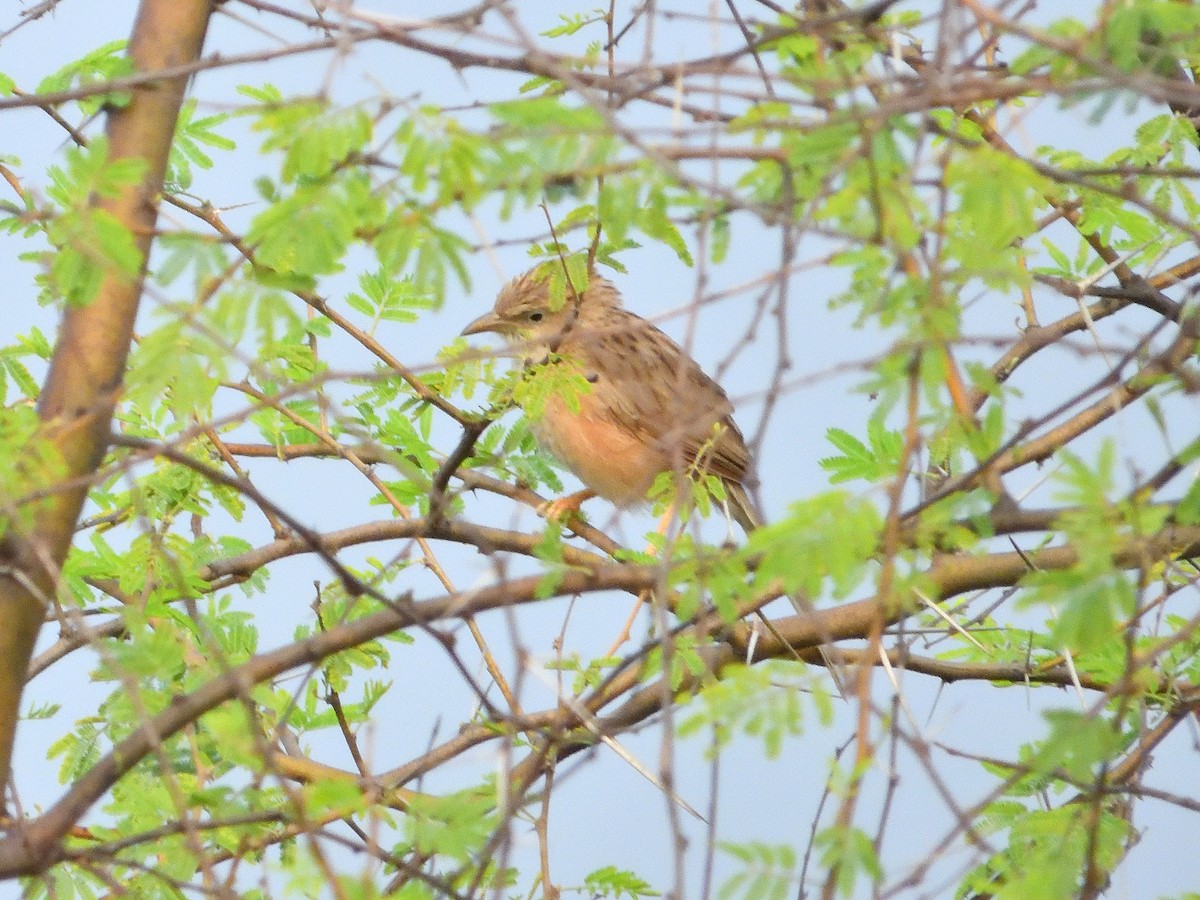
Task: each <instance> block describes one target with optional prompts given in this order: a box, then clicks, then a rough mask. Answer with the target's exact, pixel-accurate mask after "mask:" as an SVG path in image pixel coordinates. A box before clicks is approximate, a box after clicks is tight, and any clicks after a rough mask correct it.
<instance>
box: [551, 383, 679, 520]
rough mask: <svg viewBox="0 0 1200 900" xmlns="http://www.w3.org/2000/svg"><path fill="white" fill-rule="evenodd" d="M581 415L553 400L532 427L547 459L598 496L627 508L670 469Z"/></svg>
mask: <svg viewBox="0 0 1200 900" xmlns="http://www.w3.org/2000/svg"><path fill="white" fill-rule="evenodd" d="M589 399H590V398H587V397H585V398H583V408H582V409H580V411H579V412H574V411H572V410H570V409H569V408H568V407H567V405H566V404H565V403H564V402H563V401H561V400H559V399H557V398H550V399H549V400H547V402H546V408H545V409H544V410H543V415H542V416H541V417H539V418H538V419H536V420H533V421H531V422H530V426H531V428H532V430H533V433H534V436H535V437H536V438H537V440H538V442H539V443H540V444H541V445H542V447H543V448H545V449H546V451H547V452H549V453H550V454H551V455H553V456H554V457H555V458H557V459H558V461H559V462H561V463H562V464H563V465H564V466H566V467H567V468H568V469H570V470H571V471H572V472H573V473H574V474H575V476H576V477H577V478H578V479H579V480H580V481H582V482H583V483H584V485H586V486H587V487H588V488H590V489H591V490H593V491H595V492H596V493H597V494H598V495H599V496H601V497H603V498H604V499H606V500H608V501H610V502H611V503H614V504H616V505H617V506H629V505H631V504H633V503H638V502H640V501H642V500H645V498H646V491H647V489H649V487H650V485H651V484H652V483H653V481H654V479H655V477H656V476H657V475H658V474H659V473H660V472H662V471H665V470H666V469H667V468H668V465H667V464H666V461H664V460H663V459H662V457H661V455H660V454H658V453H656V452H654V450H652V449H650V448H648V447H647V446H646V443H645V441H644V440H638V438H637V437H635V436H634V435H633V434H631V433H630V432H629V431H628V430H626V429H624V428H622V427H620V426H619V425H617V424H615V423H613V422H611V421H609V420H607V419H606V418H605V417H604V416H603V415H600V414H598V412H597V411H596V410H594V409H588V407H589V406H591V405H592V404H590V403H589V402H588V400H589Z"/></svg>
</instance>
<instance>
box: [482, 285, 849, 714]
mask: <svg viewBox="0 0 1200 900" xmlns="http://www.w3.org/2000/svg"><path fill="white" fill-rule="evenodd" d="M556 264H557V263H554V262H551V263H543V264H542V265H540V266H535V267H534V268H532V269H530V270H529V271H527V272H525V273H524V274H522V275H518V276H517V277H516V278H514V279H512V280H511V281H509V282H508V283H507V284H506V285H505V286H504V287H503V288H502V289H501V290H500V293H499V294H498V295H497V297H496V302H495V305H494V306H493V307H492V309H491V311H490V312H487V313H484V314H483V315H482V316H480V317H479V318H477V319H475V320H474V321H472V322H471V323H469V324H468V325H467V327H466V328H464V329H463V330H462V334H463V335H477V334H485V333H493V334H497V335H499V336H501V337H502V338H505V339H506V340H508V341H509V342H511V343H514V344H516V345H517V346H519V347H520V348H521V349H522V352H523V355H524V357H525V364H526V367H527V368H528V369H530V370H531V371H534V372H536V371H538V370H539V369H540V368H541V367H543V366H546V367H559V368H566V369H567V371H568V373H569V374H577V375H580V376H582V379H581V381H582V383H583V385H586V388H584V389H583V390H580V391H579V392H578V393H577V394H576V395H574V396H571V397H569V398H568V397H565V396H562V395H560V394H555V393H553V392H552V393H550V394H549V395H548V396H546V397H544V398H543V400H542V402H540V403H539V404H538V408H537V409H528V410H527V411H526V412H527V414H530V429H531V431H532V432H533V434H534V437H535V438H536V439H537V441H538V443H539V445H540V446H542V447H543V448H545V449H546V450H547V451H548V452H549V453H550V455H552V456H554V457H555V458H556V459H558V461H559V462H561V463H562V464H563V465H564V466H566V467H567V468H568V469H569V470H571V471H572V472H573V473H574V474H575V476H576V477H577V478H578V479H579V480H580V481H582V482H583V484H584V486H585V490H583V491H578V492H576V493H575V494H571V495H569V496H568V497H565V498H561V499H559V500H556V501H553V502H551V503H549V504H547V505H546V507H545V508H544V509H543V510H542V514H543V515H545V516H546V517H547V518H549V519H561V518H565V517H568V516H570V515H572V514H577V513H578V511H579V506H580V504H582V503H583V502H585V501H586V500H588V499H590V498H591V497H596V496H599V497H603V498H604V499H606V500H608V501H610V502H611V503H613V504H614V505H616V506H618V507H627V506H632V505H635V504H637V503H639V502H642V501H645V499H646V493H647V491H648V490H649V488H650V486H651V485H652V484H653V483H654V481H655V479H656V478H657V477H658V476H659V475H660V474H662V473H663V472H685V473H687V474H688V475H689V476H691V477H697V476H698V475H713V476H716V477H717V478H719V479H720V481H721V484H722V486H723V487H724V492H725V500H726V511H727V514H728V515H730V516H731V517H732V518H733V520H734V521H735V522H737V523H738V524H739V525H740V526H741V527H742V530H743V531H745V532H746V534H747V535H749V534H750V532H751V531H753V530H754V529H755V528H758V527H759V526H760V525H762V523H763V517H762V515H761V514H760V513H759V512H758V510H757V509H756V507H755V505H754V502H753V501H752V500H751V498H750V495H749V493H748V491H747V482H748V481H749V477H750V475H749V472H750V452H749V449H748V448H747V447H746V440H745V438H744V437H743V436H742V432H741V431H740V430H739V429H738V427H737V423H735V422H734V420H733V404H732V403H731V402H730V400H729V397H728V395H726V393H725V391H724V389H723V388H722V387H721V386H720V385H719V384H717V382H716V381H714V380H713V379H712V378H710V377H709V376H708V375H707V374H705V372H704V370H703V369H702V368H700V364H699V363H697V362H696V361H695V360H694V359H692V357H691V356H689V355H688V354H687V352H686V351H684V349H683V348H682V347H680V346H679V345H678V344H677V343H675V341H673V340H672V339H671V338H670V337H669V336H668V335H667V334H666V333H665V332H663V331H662V330H661V329H660V328H658V327H657V326H656V325H654V324H653V323H651V322H648V321H646V320H645V319H643V318H642V317H641V316H639V315H637V314H636V313H633V312H630V311H629V310H627V309H625V306H624V303H623V301H622V299H621V294H620V292H619V291H618V290H617V288H616V286H615V285H614V284H613V283H612V282H611V281H609V280H608V279H607V278H604V277H602V276H600V275H599V274H597V273H596V272H594V271H589V273H588V277H587V283H586V285H585V286H583V288H582V290H576V289H575V288H574V287H573V286H572V285H571V283H570V278H568V279H567V281H568V285H567V288H568V289H567V291H566V296H565V298H564V301H563V302H562V303H560V304H555V303H553V302H551V290H550V276H551V275H552V274H553V270H552V269H550V268H549V267H550V266H553V265H556ZM786 596H787V598H788V600H789V601H790V602H791V604H792V606H793V607H794V608H795V610H796V612H797V614H798V615H801V616H804V617H811V616H812V615H813V607H812V604H811V603H810V602H809V601H808V599H807V598H805V597H802V596H800V595H798V594H792V593H789V594H787V595H786ZM636 612H637V607H635V608H634V613H633V614H631V616H630V618H629V621H627V622H626V623H625V627H624V629H622V632H621V635H620V636H619V637H618V639H617V641H616V643H614V645H613V647H612V648H611V649H610V650H609V654H608V655H610V656H611V655H612V654H613V653H614V652H615V651H616V649H617V647H619V646H620V645H621V643H622V642H623V641H624V640H625V639H626V638H628V636H629V630H630V627H631V625H632V623H633V615H635V614H636ZM757 615H758V617H759V618H760V619H761V620H762V621H763V622H764V623H765V624H766V626H767V628H768V629H769V630H771V631H772V632H774V633H775V634H776V636H777V637H778V636H779V634H778V632H777V631H776V630H775V628H774V626H773V625H772V624H771V623H770V621H769V620H767V619H766V618H765V617H764V616H763V615H762V612H761V611H759V612H758V613H757ZM828 641H829V636H828V635H824V636H823V642H824V643H828ZM824 643H823V645H821V646H818V647H817V651H818V653H819V654H820V655H821V657H822V658H823V659H824V660H825V665H826V667H827V668H828V669H829V672H830V675H831V676H832V677H833V682H834V685H835V687H836V689H837V692H838V694H839V695H840V696H842V697H845V696H846V690H845V685H846V684H847V683H848V682H847V681H846V677H845V675H844V673H843V672H842V671H841V663H840V662H839V660H838V659H837V658H836V655H835V653H831V651H830V650H827V649H826V647H825V646H824Z"/></svg>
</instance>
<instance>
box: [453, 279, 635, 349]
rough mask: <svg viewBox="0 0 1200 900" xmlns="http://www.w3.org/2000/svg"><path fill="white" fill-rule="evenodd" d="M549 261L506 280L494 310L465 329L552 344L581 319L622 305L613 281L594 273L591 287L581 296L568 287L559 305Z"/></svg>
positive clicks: (465, 333)
mask: <svg viewBox="0 0 1200 900" xmlns="http://www.w3.org/2000/svg"><path fill="white" fill-rule="evenodd" d="M548 265H549V264H543V265H541V266H538V267H536V268H534V269H531V270H529V271H528V272H526V273H525V274H523V275H518V276H517V277H516V278H514V279H513V280H512V281H510V282H509V283H508V284H506V285H505V286H504V288H503V289H502V290H501V291H500V294H499V296H498V297H496V305H495V306H494V307H492V310H491V312H487V313H484V314H483V315H482V316H480V317H479V318H478V319H476V320H475V321H474V322H471V323H470V324H469V325H468V326H467V327H466V328H464V329H463V330H462V333H463V334H464V335H469V334H483V333H485V332H492V333H494V334H498V335H500V336H501V337H504V338H507V339H508V340H510V341H521V342H524V343H527V344H529V345H531V346H552V345H554V344H555V343H557V341H558V339H559V338H561V337H562V335H564V334H565V333H566V332H567V330H568V329H570V328H572V327H575V324H576V323H577V322H586V321H587V320H590V319H591V318H593V317H595V316H596V315H597V314H601V313H602V312H603V310H604V309H605V308H613V307H616V306H620V298H619V297H618V295H617V292H616V290H615V289H614V288H613V286H612V285H611V283H609V282H608V281H606V280H605V279H603V278H601V277H600V276H598V275H595V274H593V275H592V276H591V278H590V279H589V282H588V287H587V290H585V291H584V292H583V293H582V294H581V295H579V297H578V299H576V297H575V295H574V293H573V292H572V291H571V289H570V288H568V289H567V292H566V297H565V298H564V300H563V302H562V303H561V304H559V305H558V308H557V309H555V308H554V304H553V303H551V300H550V284H549V276H550V274H551V273H550V272H549V271H548V270H547V266H548Z"/></svg>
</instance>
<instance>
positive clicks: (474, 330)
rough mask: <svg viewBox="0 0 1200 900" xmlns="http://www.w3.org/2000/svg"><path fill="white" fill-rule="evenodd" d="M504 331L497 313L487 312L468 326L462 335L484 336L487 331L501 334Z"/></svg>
mask: <svg viewBox="0 0 1200 900" xmlns="http://www.w3.org/2000/svg"><path fill="white" fill-rule="evenodd" d="M502 329H503V323H502V322H501V321H500V317H499V316H497V315H496V313H495V312H487V313H484V314H483V315H482V316H480V317H479V318H478V319H476V320H475V321H474V322H472V323H471V324H470V325H468V326H467V327H466V328H464V329H463V330H462V332H461V333H462V334H463V335H464V336H465V335H468V334H483V333H484V332H487V331H495V332H499V331H501V330H502Z"/></svg>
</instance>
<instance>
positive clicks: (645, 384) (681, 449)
mask: <svg viewBox="0 0 1200 900" xmlns="http://www.w3.org/2000/svg"><path fill="white" fill-rule="evenodd" d="M560 349H561V351H562V352H563V353H564V354H569V355H574V356H577V357H578V358H579V359H580V360H581V361H582V362H583V364H584V367H585V369H586V370H587V373H586V374H587V375H588V377H589V380H592V379H594V380H593V390H594V392H595V398H596V400H597V401H598V402H599V403H600V404H601V405H603V407H604V408H606V409H608V410H610V411H611V413H612V416H613V420H614V421H615V422H617V423H618V424H619V425H620V426H621V427H622V428H625V429H627V430H628V431H630V432H631V433H633V434H634V435H635V436H636V437H638V438H639V439H642V440H645V441H647V443H650V444H652V445H656V446H658V447H659V448H660V449H661V450H662V452H663V455H664V458H665V459H666V460H670V459H672V458H673V457H675V455H676V452H678V453H679V455H680V456H681V457H682V462H683V463H684V464H685V465H691V464H692V463H694V462H697V461H699V463H700V466H701V468H703V469H704V470H705V471H706V472H709V473H711V474H713V475H717V476H720V477H721V478H723V479H725V480H726V481H730V482H733V483H740V482H741V481H742V480H743V479H744V478H745V476H746V471H747V468H748V467H749V462H750V460H749V453H748V451H747V449H746V442H745V440H744V439H743V438H742V434H741V432H740V431H738V428H737V425H735V424H734V422H733V417H732V414H733V404H731V403H730V402H729V398H728V397H727V396H726V395H725V392H724V391H723V390H722V389H721V386H720V385H718V384H717V383H716V382H715V381H713V380H712V379H711V378H709V377H708V376H707V375H706V374H704V371H703V370H702V369H701V368H700V366H699V365H698V364H697V363H696V361H695V360H693V359H692V358H691V357H690V356H688V355H687V354H686V353H685V352H684V351H683V349H682V348H681V347H680V346H679V345H678V344H676V343H675V342H674V341H673V340H671V338H669V337H668V336H667V335H666V334H664V333H663V332H662V331H660V330H659V329H658V328H656V327H654V326H653V325H651V324H650V323H649V322H647V321H646V320H645V319H643V318H641V317H640V316H637V315H635V314H634V313H631V312H628V311H627V310H624V309H617V310H612V311H611V312H610V314H609V315H608V316H606V321H605V322H604V323H603V324H594V323H589V324H588V326H587V327H584V328H580V329H579V330H578V332H577V333H575V334H572V335H571V336H570V338H569V339H568V341H565V342H564V343H563V345H562V347H561V348H560ZM718 425H719V426H720V427H719V428H718V427H715V426H718ZM667 465H670V463H669V462H668V463H667Z"/></svg>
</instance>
